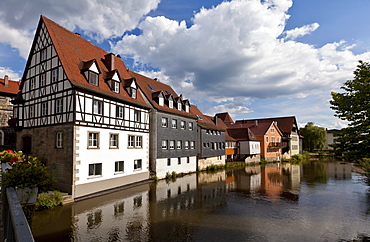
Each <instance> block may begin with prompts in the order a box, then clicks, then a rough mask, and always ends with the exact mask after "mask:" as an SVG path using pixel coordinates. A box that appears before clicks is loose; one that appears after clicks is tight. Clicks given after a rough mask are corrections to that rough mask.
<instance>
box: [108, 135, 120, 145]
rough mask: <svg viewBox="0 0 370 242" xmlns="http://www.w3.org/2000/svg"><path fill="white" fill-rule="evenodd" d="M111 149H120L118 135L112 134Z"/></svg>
mask: <svg viewBox="0 0 370 242" xmlns="http://www.w3.org/2000/svg"><path fill="white" fill-rule="evenodd" d="M109 148H118V134H110V139H109Z"/></svg>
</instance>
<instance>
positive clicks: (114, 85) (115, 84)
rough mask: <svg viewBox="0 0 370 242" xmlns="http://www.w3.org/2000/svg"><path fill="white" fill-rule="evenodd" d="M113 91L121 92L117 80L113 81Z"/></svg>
mask: <svg viewBox="0 0 370 242" xmlns="http://www.w3.org/2000/svg"><path fill="white" fill-rule="evenodd" d="M112 91H113V92H116V93H119V82H117V81H112Z"/></svg>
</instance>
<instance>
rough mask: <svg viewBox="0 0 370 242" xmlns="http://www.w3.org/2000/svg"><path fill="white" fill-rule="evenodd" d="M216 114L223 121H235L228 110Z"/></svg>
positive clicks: (231, 122) (229, 122)
mask: <svg viewBox="0 0 370 242" xmlns="http://www.w3.org/2000/svg"><path fill="white" fill-rule="evenodd" d="M216 116H217V117H218V118H220V119H222V121H223V122H224V123H225V124H233V123H234V120H233V119H232V118H231V116H230V114H229V113H228V112H225V113H217V114H216Z"/></svg>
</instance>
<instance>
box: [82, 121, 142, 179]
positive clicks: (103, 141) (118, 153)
mask: <svg viewBox="0 0 370 242" xmlns="http://www.w3.org/2000/svg"><path fill="white" fill-rule="evenodd" d="M75 132H76V178H77V181H76V185H79V184H84V183H89V182H95V181H100V180H105V179H110V178H116V177H118V176H127V175H131V174H137V173H140V172H147V171H148V169H149V134H148V133H141V132H133V131H123V130H113V129H102V128H93V127H83V126H79V128H77V129H76V131H75ZM88 132H99V149H88V147H87V146H88ZM111 133H114V134H118V147H119V148H118V149H110V148H109V138H110V134H111ZM128 135H139V136H142V137H143V139H142V146H143V147H142V148H141V149H135V148H133V149H131V148H130V149H129V148H127V147H128ZM136 159H141V160H142V169H140V170H134V160H136ZM116 161H124V173H115V162H116ZM93 163H102V176H98V177H89V176H88V174H89V164H93Z"/></svg>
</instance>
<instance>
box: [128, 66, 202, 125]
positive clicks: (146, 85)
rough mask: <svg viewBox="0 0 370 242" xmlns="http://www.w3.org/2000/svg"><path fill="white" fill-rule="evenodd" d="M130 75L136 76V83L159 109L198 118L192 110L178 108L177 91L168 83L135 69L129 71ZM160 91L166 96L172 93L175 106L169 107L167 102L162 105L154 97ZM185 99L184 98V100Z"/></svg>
mask: <svg viewBox="0 0 370 242" xmlns="http://www.w3.org/2000/svg"><path fill="white" fill-rule="evenodd" d="M129 73H130V75H131V76H132V77H134V78H135V80H136V83H137V84H138V86H139V88H140V90H141V91H142V92H143V94H144V95H145V97H146V98H147V100H148V101H149V102H150V104H151V105H152V106H153V107H154V108H155V109H157V110H159V111H163V112H167V113H172V114H177V115H181V116H185V117H189V118H196V117H195V115H194V114H192V113H191V112H189V113H188V112H186V111H185V109H184V108H182V110H181V111H180V110H178V109H177V108H176V101H175V99H176V98H179V96H178V95H177V93H176V92H175V91H174V90H173V89H172V87H170V86H169V85H167V84H164V83H162V82H159V81H156V80H154V79H151V78H149V77H146V76H143V75H141V74H139V73H136V72H134V71H129ZM159 91H162V93H163V94H164V96H168V95H169V94H171V95H172V97H173V98H174V107H173V108H169V107H168V105H167V104H165V105H163V106H160V105H159V104H158V103H157V101H156V100H154V99H153V93H155V95H154V96H158V94H159V93H157V92H159ZM183 101H184V100H183Z"/></svg>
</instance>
